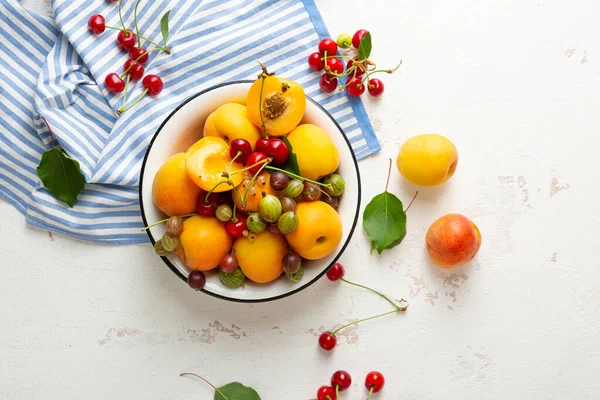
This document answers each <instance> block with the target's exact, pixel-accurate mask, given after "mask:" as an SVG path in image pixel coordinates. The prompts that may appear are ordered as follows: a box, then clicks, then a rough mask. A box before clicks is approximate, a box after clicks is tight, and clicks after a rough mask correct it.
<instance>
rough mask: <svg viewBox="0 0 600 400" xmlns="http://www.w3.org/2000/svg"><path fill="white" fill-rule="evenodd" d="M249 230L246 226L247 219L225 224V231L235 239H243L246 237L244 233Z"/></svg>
mask: <svg viewBox="0 0 600 400" xmlns="http://www.w3.org/2000/svg"><path fill="white" fill-rule="evenodd" d="M246 229H248V228H247V226H246V218H238V220H237V221H236V222H234V221H227V223H226V224H225V230H226V231H227V234H228V235H229V236H231V237H234V238H241V237H242V236H244V231H245V230H246Z"/></svg>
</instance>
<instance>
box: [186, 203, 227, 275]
mask: <svg viewBox="0 0 600 400" xmlns="http://www.w3.org/2000/svg"><path fill="white" fill-rule="evenodd" d="M179 241H180V242H181V245H180V247H179V248H177V254H178V255H179V256H180V258H181V260H182V261H183V262H185V265H187V266H188V268H191V269H196V270H199V271H208V270H210V269H213V268H215V267H217V266H218V265H219V261H221V259H222V258H223V256H225V254H227V253H229V251H230V250H231V245H232V244H233V239H232V237H231V236H229V235H228V234H227V231H226V230H225V225H223V224H222V223H221V222H219V220H217V219H216V218H213V217H204V216H202V215H196V216H193V217H191V218H188V219H186V220H185V222H184V223H183V232H182V233H181V235H180V236H179Z"/></svg>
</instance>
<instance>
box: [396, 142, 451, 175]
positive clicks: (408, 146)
mask: <svg viewBox="0 0 600 400" xmlns="http://www.w3.org/2000/svg"><path fill="white" fill-rule="evenodd" d="M457 164H458V151H457V150H456V147H455V146H454V144H453V143H452V142H451V141H450V140H449V139H448V138H446V137H444V136H442V135H438V134H432V133H430V134H423V135H417V136H413V137H411V138H410V139H408V140H407V141H406V142H404V144H403V145H402V147H401V148H400V152H399V153H398V157H397V158H396V166H397V167H398V171H399V172H400V174H402V176H404V177H405V178H406V179H407V180H408V181H410V182H412V183H414V184H417V185H421V186H437V185H441V184H442V183H444V182H446V181H448V179H450V178H451V177H452V175H454V172H455V171H456V166H457Z"/></svg>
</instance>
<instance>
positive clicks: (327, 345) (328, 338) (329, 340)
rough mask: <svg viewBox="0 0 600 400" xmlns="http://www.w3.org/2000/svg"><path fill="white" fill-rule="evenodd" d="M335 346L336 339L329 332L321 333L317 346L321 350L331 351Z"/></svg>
mask: <svg viewBox="0 0 600 400" xmlns="http://www.w3.org/2000/svg"><path fill="white" fill-rule="evenodd" d="M336 344H337V338H336V337H335V336H333V335H332V334H331V332H323V333H321V336H319V346H321V348H322V349H323V350H327V351H330V350H333V348H334V347H335V345H336Z"/></svg>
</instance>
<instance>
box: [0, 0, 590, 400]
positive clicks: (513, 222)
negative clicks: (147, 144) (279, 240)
mask: <svg viewBox="0 0 600 400" xmlns="http://www.w3.org/2000/svg"><path fill="white" fill-rule="evenodd" d="M335 4H337V6H336V5H335ZM318 5H319V6H320V8H321V11H322V13H323V15H324V18H325V20H326V21H327V23H328V27H329V29H330V30H331V31H332V32H336V33H338V32H340V31H342V30H348V31H353V30H355V29H356V28H358V27H366V28H369V29H370V30H371V31H372V32H373V36H374V43H375V46H374V54H373V55H374V59H375V60H376V61H378V62H379V63H380V65H382V66H385V65H393V64H394V63H395V62H396V60H397V58H399V57H402V58H403V59H404V65H403V67H402V68H401V72H399V73H398V74H397V75H396V76H394V77H387V76H386V77H384V79H385V82H386V83H387V90H388V91H387V93H386V94H385V95H384V97H383V98H382V99H381V100H380V101H378V102H368V103H367V106H368V108H369V112H370V116H371V118H372V121H373V123H374V125H375V127H376V130H377V132H378V135H379V136H380V138H381V140H382V143H383V145H384V151H383V152H382V153H381V154H379V155H377V156H374V157H371V158H369V159H367V160H364V161H362V162H361V164H360V167H361V171H362V173H363V175H364V176H373V177H374V178H373V179H368V180H364V195H363V201H364V202H367V201H368V200H369V199H370V198H371V197H372V196H373V195H375V194H377V193H379V192H380V191H382V189H383V186H384V183H385V182H384V180H385V177H384V175H385V170H386V168H387V158H388V157H390V156H392V157H395V155H396V152H397V150H398V147H399V145H400V144H401V143H402V141H403V140H404V139H406V138H407V137H410V136H412V135H414V134H417V133H421V132H439V133H443V134H445V135H447V136H448V137H450V138H451V139H452V140H453V141H454V142H455V144H456V145H457V147H458V149H459V152H460V156H461V159H460V162H459V167H458V171H457V174H456V175H455V177H454V178H453V179H452V180H451V181H450V182H449V184H447V185H445V186H444V187H441V188H437V189H429V190H421V193H420V195H419V198H418V199H417V201H416V203H415V204H414V205H413V207H412V208H411V210H410V212H409V222H408V225H409V234H408V236H407V238H406V240H405V241H404V243H402V245H401V246H399V247H397V248H395V249H393V250H391V251H388V252H386V253H384V256H383V257H379V256H376V255H369V252H368V244H367V241H366V239H365V237H364V234H363V232H362V230H361V229H359V230H358V232H357V233H356V234H355V237H354V239H353V241H352V244H351V246H350V247H349V249H348V251H347V253H346V254H345V256H344V257H343V261H344V262H345V264H346V266H347V269H348V277H349V278H351V279H354V280H358V281H360V282H362V283H365V284H372V285H374V286H376V287H378V288H380V289H382V290H383V291H385V292H388V293H392V294H393V295H394V296H395V297H398V298H399V297H406V298H408V299H409V300H410V303H411V305H410V308H409V311H408V312H407V313H406V314H405V315H401V316H398V317H397V318H388V319H385V320H380V321H378V322H372V323H367V324H364V325H362V326H360V327H358V328H353V329H349V330H348V331H347V332H346V334H345V335H343V337H342V339H341V340H340V342H341V343H340V345H339V346H338V348H337V349H336V350H335V351H334V352H333V353H331V354H323V353H322V352H320V351H319V349H318V347H317V344H316V340H317V338H316V337H315V335H316V334H317V332H319V331H320V330H321V329H322V328H330V327H332V326H333V325H335V324H337V323H339V322H345V321H349V320H352V319H354V318H357V317H364V316H368V315H370V314H372V313H375V312H378V311H379V310H382V311H385V310H387V307H386V304H385V303H384V302H382V301H380V300H379V299H378V298H377V296H373V295H371V294H369V293H364V292H362V291H360V290H355V289H353V288H350V287H347V286H339V285H333V284H331V283H330V282H328V281H327V280H323V281H321V282H319V283H317V284H316V285H314V286H313V287H311V288H309V289H308V290H306V291H305V292H303V293H301V294H298V295H295V296H293V297H291V298H288V299H285V300H282V301H280V302H278V303H274V304H259V305H252V306H250V305H237V304H232V303H225V302H221V301H218V300H216V299H212V298H209V297H207V296H203V295H199V294H198V293H195V292H193V291H191V290H189V289H188V288H187V287H186V286H185V285H184V284H183V283H182V282H181V281H180V280H179V279H178V278H176V277H175V276H174V275H173V274H172V273H171V272H170V271H169V270H168V269H167V268H166V267H165V266H164V265H163V264H162V262H161V261H160V260H159V259H157V258H156V257H155V256H154V255H153V253H152V251H151V249H150V247H149V246H137V247H108V246H98V245H90V244H86V243H79V242H75V241H72V240H69V239H67V238H64V237H61V236H59V235H54V238H53V239H52V238H51V236H50V235H49V234H48V233H47V232H43V231H37V230H34V229H28V228H26V227H25V224H24V220H23V218H22V217H21V215H19V214H18V213H17V211H15V210H14V209H13V208H12V207H11V206H9V205H8V204H7V203H5V202H0V216H1V219H0V235H1V237H2V246H1V248H2V250H1V251H0V254H1V258H0V260H1V261H0V264H2V279H0V305H1V311H0V327H1V333H0V360H1V361H0V377H2V378H1V379H0V398H6V399H65V398H69V399H77V398H88V399H111V398H113V399H121V398H135V399H138V398H139V399H142V398H145V399H208V398H212V396H211V392H210V391H209V389H208V388H207V387H206V386H205V385H204V384H203V383H201V382H200V381H195V380H192V379H191V378H180V377H179V376H178V374H179V373H180V372H183V371H193V372H197V373H200V374H202V375H204V376H206V377H207V378H209V379H211V380H212V381H213V382H215V383H216V384H223V383H226V382H229V381H232V380H240V381H242V382H244V383H246V384H249V385H252V386H254V387H255V388H256V389H257V390H258V391H259V393H260V394H261V395H262V398H263V399H264V400H271V399H286V400H287V399H289V400H296V399H298V400H305V399H309V398H313V397H314V392H315V390H316V389H317V387H318V386H320V385H321V384H325V383H326V382H327V381H328V380H329V376H330V374H331V373H332V372H333V371H334V370H335V369H338V368H344V369H347V370H348V371H349V372H350V373H351V374H352V376H353V377H354V384H353V386H352V389H351V391H350V392H349V393H347V394H346V395H345V396H344V398H346V399H361V398H366V391H365V390H364V388H363V387H362V381H363V379H364V375H365V374H366V373H367V372H368V371H369V370H372V369H379V370H381V371H382V372H383V373H384V374H385V375H386V377H387V384H386V388H385V389H384V391H383V392H382V393H381V394H380V395H379V396H378V398H379V399H382V400H383V399H387V400H392V399H393V400H395V399H413V400H416V399H448V398H451V399H506V398H518V399H542V398H543V399H564V398H577V399H596V398H598V397H600V386H599V385H600V383H599V381H598V378H597V375H598V370H599V368H600V350H599V347H598V337H600V295H599V293H600V292H599V290H598V287H599V284H600V272H599V269H598V265H599V263H598V260H597V246H598V245H597V243H596V242H597V237H596V236H597V232H596V230H597V229H596V228H597V227H598V226H599V225H598V224H599V223H600V217H599V214H598V211H597V208H598V204H599V203H600V194H599V192H598V191H599V184H598V182H599V181H600V170H599V169H598V166H597V147H598V145H599V144H600V141H599V139H598V132H597V130H598V126H600V113H598V104H600V67H599V66H600V51H599V49H598V44H597V43H598V38H599V37H600V25H599V24H598V23H597V15H598V12H600V7H599V5H598V3H597V2H596V1H593V0H579V1H577V2H572V1H568V0H535V1H532V0H506V1H502V2H498V1H495V0H494V1H492V0H482V1H479V2H473V1H466V0H459V1H453V2H448V1H442V0H438V1H432V0H424V1H405V0H402V1H397V0H393V1H392V0H388V1H383V0H380V1H377V0H370V1H368V2H366V1H365V2H345V3H344V5H343V6H342V5H340V3H339V2H328V1H323V0H320V1H318ZM375 176H376V177H375ZM390 187H391V190H392V191H393V192H395V193H396V194H397V195H399V196H400V197H401V198H402V199H403V200H409V199H410V198H411V197H412V195H413V194H414V191H415V188H414V187H412V186H410V185H408V184H407V183H406V182H404V181H402V179H401V178H400V177H399V176H398V174H397V172H394V174H393V179H392V182H391V184H390ZM454 211H458V212H463V213H465V214H466V215H467V216H469V217H470V218H472V219H473V220H474V221H475V222H476V223H477V224H478V225H479V227H480V229H481V231H482V233H483V238H484V241H483V246H482V248H481V252H480V254H479V256H478V257H477V259H476V261H475V262H474V263H472V264H471V265H470V266H468V267H465V268H463V269H460V270H458V271H454V272H452V273H445V272H443V271H440V270H438V269H436V268H434V267H432V266H431V265H430V264H429V262H428V261H427V258H426V254H425V251H424V235H425V232H426V230H427V227H428V226H429V224H430V223H431V222H432V221H433V220H435V219H436V218H437V217H439V216H440V215H442V214H445V213H447V212H454ZM374 397H375V396H374Z"/></svg>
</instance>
